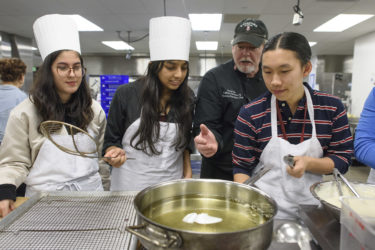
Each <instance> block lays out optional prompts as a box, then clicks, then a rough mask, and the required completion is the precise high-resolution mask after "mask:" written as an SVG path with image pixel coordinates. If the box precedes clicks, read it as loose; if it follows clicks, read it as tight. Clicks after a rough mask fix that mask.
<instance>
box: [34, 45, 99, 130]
mask: <svg viewBox="0 0 375 250" xmlns="http://www.w3.org/2000/svg"><path fill="white" fill-rule="evenodd" d="M63 51H67V50H59V51H55V52H53V53H51V54H49V55H48V56H47V57H46V58H45V60H44V62H43V64H42V65H41V67H40V68H39V69H38V72H37V76H36V80H35V81H34V83H33V86H32V87H31V90H30V100H31V101H32V102H33V103H34V104H35V106H36V108H37V110H38V113H39V115H40V116H41V121H42V122H43V121H47V120H57V121H65V122H69V123H72V124H73V125H75V126H78V127H80V128H82V129H84V130H86V129H87V126H88V125H89V123H90V122H91V121H92V119H93V117H94V112H93V111H92V109H91V104H92V99H91V96H90V91H89V87H88V85H87V83H86V79H85V76H83V77H82V82H81V85H80V86H79V88H78V90H77V91H76V92H75V93H74V94H73V95H72V97H71V98H70V100H69V101H68V102H67V103H62V102H61V99H60V97H59V95H58V93H57V91H56V87H55V83H54V80H53V73H52V64H53V62H54V61H55V60H56V58H57V57H58V56H59V55H60V54H61V53H62V52H63ZM77 55H78V56H79V59H80V61H81V64H82V67H83V60H82V57H81V56H80V55H79V54H78V53H77Z"/></svg>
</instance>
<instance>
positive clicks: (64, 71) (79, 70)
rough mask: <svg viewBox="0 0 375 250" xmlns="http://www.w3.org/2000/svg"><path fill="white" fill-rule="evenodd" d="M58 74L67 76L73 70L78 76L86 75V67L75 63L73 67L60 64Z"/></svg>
mask: <svg viewBox="0 0 375 250" xmlns="http://www.w3.org/2000/svg"><path fill="white" fill-rule="evenodd" d="M56 70H57V74H59V76H61V77H66V76H69V75H70V71H73V73H74V75H75V76H76V77H80V76H83V75H85V73H86V69H85V68H83V67H82V65H80V64H79V65H74V66H73V67H69V66H68V65H58V66H57V68H56Z"/></svg>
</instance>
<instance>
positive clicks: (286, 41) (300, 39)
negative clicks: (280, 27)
mask: <svg viewBox="0 0 375 250" xmlns="http://www.w3.org/2000/svg"><path fill="white" fill-rule="evenodd" d="M276 49H285V50H290V51H293V52H294V53H295V54H296V56H297V58H298V59H299V61H300V62H301V65H302V66H303V65H306V63H308V62H309V61H310V59H311V47H310V45H309V42H308V41H307V39H306V37H304V36H303V35H301V34H299V33H295V32H284V33H280V34H277V35H275V36H274V37H272V38H271V39H270V40H269V41H268V42H267V43H266V44H265V45H264V49H263V53H265V52H267V51H269V50H276Z"/></svg>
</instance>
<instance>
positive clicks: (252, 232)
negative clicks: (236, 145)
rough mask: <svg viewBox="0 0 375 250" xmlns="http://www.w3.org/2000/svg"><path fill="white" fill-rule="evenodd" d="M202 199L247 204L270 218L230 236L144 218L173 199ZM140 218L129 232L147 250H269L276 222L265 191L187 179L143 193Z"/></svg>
mask: <svg viewBox="0 0 375 250" xmlns="http://www.w3.org/2000/svg"><path fill="white" fill-rule="evenodd" d="M194 195H199V197H208V198H212V197H220V199H224V200H225V201H227V202H228V206H227V207H225V206H224V207H222V208H221V209H231V208H230V206H229V203H230V202H233V201H235V202H240V203H244V204H248V205H249V206H251V207H252V208H255V209H257V211H259V212H261V213H263V212H264V214H267V216H266V218H267V220H266V221H265V222H263V224H261V225H258V226H255V227H251V228H247V229H244V230H238V231H231V232H219V233H218V232H195V231H189V230H181V229H176V228H173V227H169V226H165V225H163V224H159V223H157V222H155V221H154V220H152V219H150V218H148V217H147V216H146V215H145V211H147V210H148V209H149V208H150V206H153V204H159V205H160V203H163V201H167V200H170V199H172V198H173V199H176V198H177V199H181V201H180V202H179V204H181V206H184V197H191V196H194ZM134 206H135V209H136V211H137V215H138V223H139V225H137V226H131V227H128V228H127V229H126V230H127V231H129V232H131V233H133V234H135V235H136V236H137V237H138V238H139V240H140V241H141V243H142V245H143V246H145V247H146V248H147V249H197V250H199V249H204V250H209V249H224V250H225V249H228V250H229V249H230V250H233V249H236V250H237V249H267V248H268V247H269V245H270V244H271V241H272V231H273V220H274V216H275V215H276V213H277V205H276V202H275V201H274V200H273V199H272V198H271V197H270V196H269V195H267V194H266V193H264V192H263V191H261V190H259V189H257V188H255V187H251V186H248V185H244V184H239V183H235V182H230V181H223V180H206V179H186V180H176V181H170V182H164V183H160V184H158V185H154V186H151V187H148V188H146V189H144V190H142V191H141V192H140V193H138V194H137V195H136V197H135V199H134Z"/></svg>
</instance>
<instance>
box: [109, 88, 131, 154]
mask: <svg viewBox="0 0 375 250" xmlns="http://www.w3.org/2000/svg"><path fill="white" fill-rule="evenodd" d="M126 101H127V98H126V89H125V88H122V87H120V88H118V89H117V90H116V93H115V95H114V96H113V99H112V102H111V106H110V108H109V112H108V118H107V127H106V129H105V134H104V143H103V155H104V154H105V151H106V149H107V148H109V147H110V146H116V147H119V148H122V143H121V142H122V137H123V136H124V134H125V119H126V109H125V105H126Z"/></svg>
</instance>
